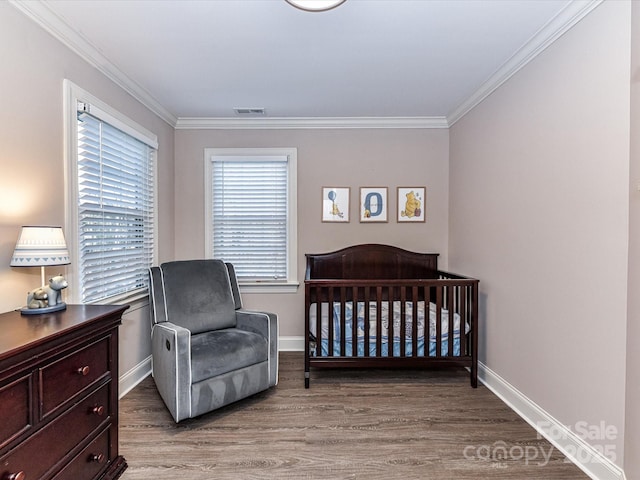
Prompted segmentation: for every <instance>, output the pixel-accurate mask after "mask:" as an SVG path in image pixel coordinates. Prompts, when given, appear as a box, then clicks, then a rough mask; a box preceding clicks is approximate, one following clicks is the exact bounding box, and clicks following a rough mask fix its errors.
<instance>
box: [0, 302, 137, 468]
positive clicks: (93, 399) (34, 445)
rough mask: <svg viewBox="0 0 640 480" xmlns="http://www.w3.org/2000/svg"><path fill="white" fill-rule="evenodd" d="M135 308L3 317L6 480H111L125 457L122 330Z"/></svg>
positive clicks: (0, 461)
mask: <svg viewBox="0 0 640 480" xmlns="http://www.w3.org/2000/svg"><path fill="white" fill-rule="evenodd" d="M127 308H128V306H114V305H109V306H107V305H68V306H67V309H66V310H64V311H61V312H55V313H50V314H43V315H29V316H23V315H20V312H18V311H15V312H9V313H4V314H1V315H0V480H36V479H42V480H44V479H47V480H48V479H55V480H93V479H100V480H108V479H115V478H118V477H119V476H120V475H121V474H122V472H123V471H124V470H125V469H126V468H127V463H126V462H125V460H124V458H123V457H122V456H120V455H118V325H120V323H121V321H122V320H121V317H122V313H123V312H124V311H125V310H126V309H127Z"/></svg>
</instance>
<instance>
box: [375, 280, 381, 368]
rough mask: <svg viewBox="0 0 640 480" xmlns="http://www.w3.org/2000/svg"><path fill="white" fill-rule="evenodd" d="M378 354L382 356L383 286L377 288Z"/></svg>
mask: <svg viewBox="0 0 640 480" xmlns="http://www.w3.org/2000/svg"><path fill="white" fill-rule="evenodd" d="M376 356H377V357H381V356H382V287H377V288H376Z"/></svg>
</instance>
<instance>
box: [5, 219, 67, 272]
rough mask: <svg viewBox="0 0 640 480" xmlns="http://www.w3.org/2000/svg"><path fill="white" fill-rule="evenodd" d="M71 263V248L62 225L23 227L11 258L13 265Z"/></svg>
mask: <svg viewBox="0 0 640 480" xmlns="http://www.w3.org/2000/svg"><path fill="white" fill-rule="evenodd" d="M69 263H71V261H70V260H69V250H68V249H67V244H66V242H65V240H64V233H62V228H61V227H22V231H21V232H20V237H19V238H18V242H17V243H16V248H15V250H14V252H13V257H12V258H11V264H10V265H11V266H12V267H46V266H48V265H67V264H69Z"/></svg>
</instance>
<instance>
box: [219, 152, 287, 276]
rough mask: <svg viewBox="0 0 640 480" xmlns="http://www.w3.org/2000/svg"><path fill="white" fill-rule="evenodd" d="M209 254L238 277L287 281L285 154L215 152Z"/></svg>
mask: <svg viewBox="0 0 640 480" xmlns="http://www.w3.org/2000/svg"><path fill="white" fill-rule="evenodd" d="M212 163H213V169H212V175H213V179H212V182H211V188H212V192H211V197H210V198H211V199H212V203H213V204H212V208H211V212H212V218H211V222H212V225H213V229H212V245H211V247H210V248H211V249H212V256H213V257H215V258H220V259H223V260H225V261H226V262H231V263H233V265H234V267H235V269H236V274H237V276H238V279H239V280H240V281H249V282H278V281H280V282H284V281H286V280H287V279H288V273H289V272H288V271H287V267H288V256H287V255H288V238H287V237H288V228H287V223H288V213H289V211H288V201H289V198H288V194H289V193H288V192H289V188H288V178H289V177H288V156H286V155H274V156H267V155H262V156H213V157H212Z"/></svg>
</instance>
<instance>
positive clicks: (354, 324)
mask: <svg viewBox="0 0 640 480" xmlns="http://www.w3.org/2000/svg"><path fill="white" fill-rule="evenodd" d="M358 290H359V289H358V287H357V286H355V285H354V286H353V290H352V292H351V301H352V302H353V318H352V320H351V356H353V357H357V356H358V314H357V312H358Z"/></svg>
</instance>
